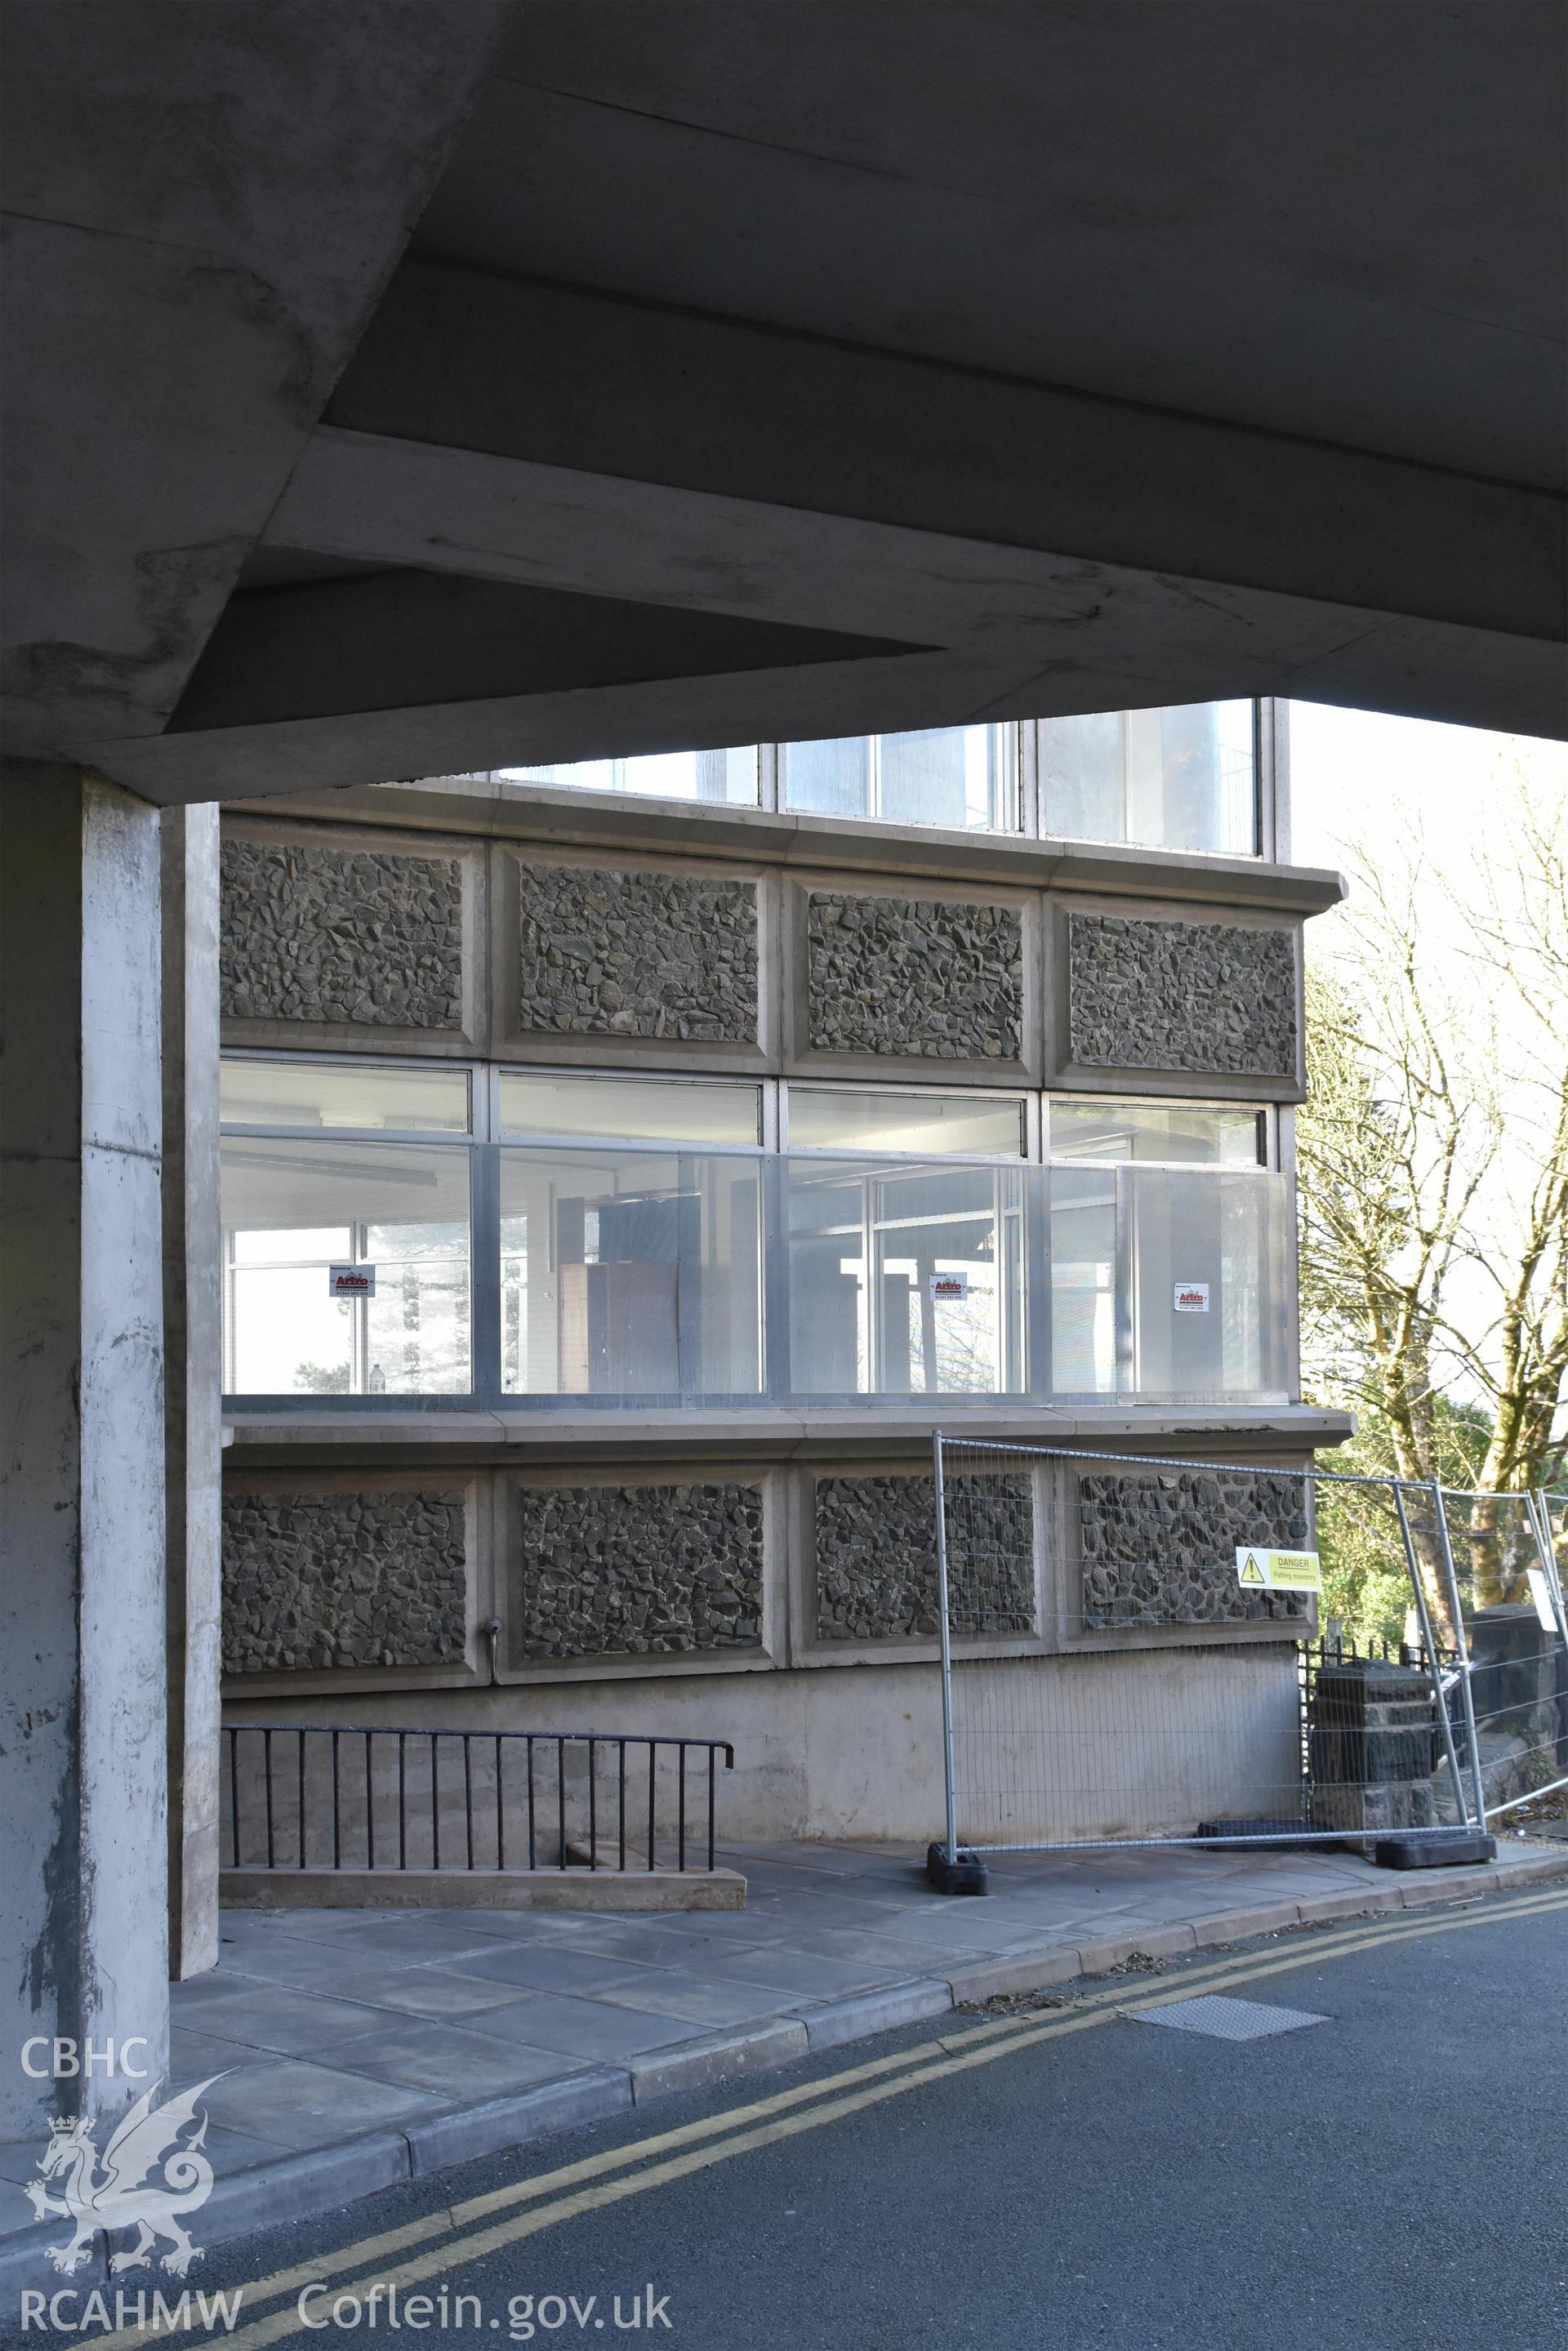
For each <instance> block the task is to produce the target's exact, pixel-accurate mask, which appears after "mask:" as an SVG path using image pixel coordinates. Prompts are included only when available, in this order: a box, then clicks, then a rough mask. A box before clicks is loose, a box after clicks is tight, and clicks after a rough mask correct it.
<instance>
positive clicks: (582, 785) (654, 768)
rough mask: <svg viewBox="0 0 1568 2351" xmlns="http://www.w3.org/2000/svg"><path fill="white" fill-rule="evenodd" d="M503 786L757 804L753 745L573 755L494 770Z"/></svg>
mask: <svg viewBox="0 0 1568 2351" xmlns="http://www.w3.org/2000/svg"><path fill="white" fill-rule="evenodd" d="M494 773H495V776H496V778H497V782H500V783H505V784H513V783H516V784H564V785H566V786H568V787H569V788H570V789H572V790H574V791H580V792H642V793H645V794H646V795H647V796H648V797H649V798H650V799H667V800H720V801H724V802H727V804H728V805H729V806H730V807H732V808H755V807H756V806H757V746H756V744H755V743H747V744H744V745H737V747H735V748H734V749H732V750H727V751H653V752H648V753H643V754H641V755H639V756H637V757H635V758H630V759H578V760H574V761H572V762H571V763H570V765H569V764H565V763H559V762H558V763H557V765H555V766H554V767H546V768H496V769H495V770H494Z"/></svg>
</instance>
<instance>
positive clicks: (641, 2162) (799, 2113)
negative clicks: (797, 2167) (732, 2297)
mask: <svg viewBox="0 0 1568 2351" xmlns="http://www.w3.org/2000/svg"><path fill="white" fill-rule="evenodd" d="M1560 1910H1568V1888H1557V1889H1554V1890H1552V1891H1550V1892H1544V1891H1543V1892H1542V1893H1540V1894H1533V1895H1528V1894H1527V1895H1519V1896H1512V1897H1504V1898H1503V1899H1501V1900H1498V1899H1496V1898H1492V1899H1490V1900H1487V1901H1485V1902H1484V1903H1483V1904H1482V1905H1481V1906H1480V1907H1478V1908H1475V1909H1468V1910H1466V1911H1464V1912H1463V1913H1461V1914H1459V1915H1458V1916H1448V1917H1428V1918H1416V1917H1407V1916H1401V1917H1396V1918H1390V1919H1387V1920H1386V1921H1378V1922H1376V1923H1375V1924H1373V1925H1371V1926H1364V1927H1357V1928H1346V1929H1344V1930H1343V1931H1341V1932H1339V1933H1335V1934H1322V1935H1314V1936H1313V1937H1312V1938H1311V1939H1310V1940H1306V1939H1303V1940H1301V1941H1300V1942H1293V1943H1292V1945H1291V1948H1290V1949H1289V1950H1288V1951H1284V1952H1281V1951H1278V1950H1276V1951H1253V1952H1245V1953H1240V1954H1239V1955H1237V1956H1236V1957H1235V1958H1232V1959H1221V1960H1218V1961H1215V1962H1212V1963H1211V1964H1209V1965H1208V1966H1206V1967H1195V1968H1184V1969H1183V1970H1181V1971H1180V1972H1179V1974H1177V1975H1176V1977H1175V1978H1174V1979H1172V1980H1169V1981H1167V1982H1166V1983H1165V1984H1164V1985H1163V1986H1162V1987H1161V1988H1160V1989H1159V1990H1157V1991H1156V1990H1155V1989H1153V1988H1152V1987H1151V1988H1150V1989H1148V1990H1146V1991H1142V1990H1136V1989H1134V1987H1133V1986H1132V1985H1131V1984H1127V1983H1120V1984H1116V1985H1114V1986H1113V1987H1111V1988H1110V1989H1108V1990H1105V1991H1092V1992H1085V1993H1083V1994H1082V1995H1081V1996H1077V1997H1071V1996H1068V1997H1069V1998H1070V2000H1071V2004H1070V2006H1068V2007H1067V2008H1066V2009H1065V2010H1064V2011H1058V2012H1057V2013H1055V2014H1053V2015H1051V2016H1049V2017H1047V2018H1045V2019H1042V2018H1041V2016H1040V2011H1038V2010H1034V2011H1024V2012H1023V2013H1022V2014H1020V2015H1015V2016H1004V2017H997V2018H991V2019H988V2021H986V2022H983V2023H978V2024H971V2025H962V2026H957V2027H956V2028H955V2029H954V2030H953V2031H952V2032H946V2033H941V2034H938V2035H937V2036H936V2038H935V2039H933V2040H930V2041H923V2042H921V2043H919V2045H918V2046H917V2047H915V2048H914V2049H904V2050H901V2051H899V2053H897V2054H896V2055H895V2056H891V2057H877V2058H873V2059H872V2060H871V2061H870V2062H869V2063H867V2064H861V2065H850V2066H846V2067H844V2068H842V2069H841V2071H839V2072H838V2073H835V2074H828V2075H826V2076H824V2077H822V2078H820V2079H818V2080H816V2081H812V2082H802V2083H800V2084H798V2085H796V2086H795V2087H794V2088H792V2089H788V2090H779V2091H776V2092H775V2093H774V2094H773V2095H772V2096H770V2097H766V2098H758V2099H757V2100H756V2101H755V2102H754V2103H753V2104H751V2105H745V2106H737V2107H730V2108H728V2109H727V2111H726V2112H725V2113H723V2114H719V2115H710V2116H706V2118H705V2119H704V2120H702V2121H700V2122H692V2123H683V2124H682V2125H681V2126H679V2127H678V2128H677V2129H674V2130H668V2131H661V2132H658V2133H655V2134H653V2135H651V2136H650V2137H646V2138H640V2139H633V2140H631V2141H629V2142H628V2143H627V2144H625V2145H623V2146H621V2147H608V2148H606V2149H604V2150H603V2151H602V2152H601V2154H598V2155H591V2156H585V2157H583V2158H582V2159H581V2160H580V2162H577V2163H567V2164H562V2165H560V2166H559V2168H557V2169H555V2170H553V2171H545V2172H540V2173H538V2175H537V2176H536V2177H535V2178H533V2179H523V2180H518V2181H517V2182H516V2183H514V2184H513V2185H512V2186H511V2187H508V2188H497V2189H493V2190H492V2191H491V2193H490V2194H489V2195H487V2196H475V2197H470V2198H468V2199H466V2200H465V2201H464V2202H462V2203H457V2204H453V2205H450V2206H446V2207H444V2208H443V2209H441V2210H438V2211H434V2212H427V2213H425V2214H423V2216H422V2217H421V2218H420V2219H419V2220H410V2221H406V2222H405V2223H404V2224H403V2225H402V2227H401V2228H398V2229H389V2230H388V2231H386V2232H385V2233H384V2234H383V2235H382V2236H376V2237H364V2238H361V2239H360V2240H359V2241H357V2242H355V2243H353V2244H350V2245H343V2246H340V2247H339V2248H337V2249H336V2250H335V2251H331V2252H324V2253H320V2254H318V2255H316V2256H314V2257H313V2258H312V2259H311V2260H309V2261H308V2262H303V2263H301V2264H300V2265H299V2266H298V2267H296V2268H293V2269H287V2270H277V2271H275V2272H274V2273H272V2275H271V2276H270V2277H264V2278H256V2279H254V2280H253V2281H251V2282H250V2283H247V2284H246V2286H245V2287H244V2289H243V2295H244V2299H243V2302H242V2304H241V2307H242V2309H249V2308H252V2307H254V2306H255V2305H256V2304H258V2303H268V2302H278V2301H282V2302H283V2304H284V2307H282V2308H281V2309H278V2310H275V2311H274V2312H272V2314H270V2315H269V2316H267V2317H264V2318H256V2319H254V2320H252V2321H251V2322H250V2323H249V2324H248V2325H242V2326H239V2327H237V2328H236V2329H235V2332H234V2333H233V2334H232V2335H225V2336H223V2337H222V2338H221V2339H222V2340H223V2341H224V2343H225V2345H227V2346H232V2351H262V2346H264V2345H267V2344H270V2343H277V2342H280V2341H282V2340H283V2339H284V2338H285V2337H286V2336H287V2335H294V2334H298V2333H299V2332H300V2331H301V2330H300V2324H299V2318H298V2306H297V2299H296V2298H297V2297H298V2294H299V2292H300V2290H301V2289H302V2288H303V2287H305V2286H308V2285H313V2284H319V2283H325V2282H326V2281H328V2280H329V2279H334V2278H343V2273H345V2272H346V2271H350V2270H353V2271H356V2272H358V2273H359V2274H357V2275H355V2276H353V2277H348V2278H344V2282H343V2284H342V2286H341V2289H340V2291H341V2292H343V2293H344V2294H363V2293H364V2292H365V2290H366V2289H368V2288H369V2287H370V2286H371V2285H382V2286H392V2285H395V2286H396V2287H397V2288H398V2289H399V2291H400V2292H402V2293H406V2292H407V2291H409V2290H410V2289H412V2288H413V2287H416V2286H418V2285H421V2284H423V2283H424V2282H425V2281H426V2280H428V2279H430V2278H434V2277H438V2276H440V2275H441V2274H442V2273H443V2272H444V2271H449V2270H452V2269H455V2268H456V2267H457V2266H458V2265H459V2264H461V2263H467V2262H476V2261H483V2260H484V2259H486V2256H487V2255H489V2254H491V2253H494V2252H499V2251H500V2250H501V2249H502V2248H503V2247H504V2246H507V2245H514V2244H517V2243H519V2242H520V2241H522V2240H523V2239H524V2238H527V2237H533V2236H537V2235H538V2233H539V2232H540V2231H542V2230H545V2229H552V2228H555V2227H557V2226H559V2223H560V2222H562V2221H564V2220H576V2219H578V2218H579V2217H580V2215H581V2214H582V2213H584V2212H593V2211H600V2210H603V2209H604V2207H606V2206H607V2205H611V2204H618V2203H621V2202H622V2201H624V2199H626V2198H628V2197H632V2196H640V2195H642V2194H643V2192H644V2191H645V2190H646V2189H651V2188H663V2187H664V2186H666V2185H667V2184H668V2183H669V2182H670V2181H672V2180H675V2179H685V2178H687V2177H688V2176H689V2175H690V2174H691V2173H693V2172H695V2171H702V2170H706V2168H708V2167H709V2166H711V2165H713V2164H716V2163H727V2162H728V2161H729V2160H730V2159H731V2158H733V2157H736V2156H739V2155H749V2154H751V2153H752V2152H753V2151H754V2150H755V2149H757V2148H758V2147H770V2146H773V2145H775V2144H777V2143H778V2142H779V2140H782V2139H787V2138H794V2137H798V2136H799V2135H800V2133H801V2132H804V2131H809V2130H817V2129H820V2128H821V2126H823V2125H824V2124H828V2123H834V2122H840V2121H841V2120H842V2119H843V2118H844V2117H845V2116H849V2115H853V2114H859V2113H861V2112H862V2111H863V2110H864V2109H865V2108H866V2107H868V2106H873V2105H880V2104H881V2103H882V2101H883V2099H886V2098H896V2097H901V2096H902V2095H904V2092H905V2091H908V2090H920V2089H925V2088H926V2087H927V2086H928V2085H931V2084H933V2083H936V2082H943V2081H946V2080H948V2079H950V2078H951V2077H952V2076H953V2075H955V2074H964V2073H968V2072H971V2071H972V2070H973V2069H974V2068H975V2067H976V2066H978V2065H988V2064H992V2063H994V2062H995V2060H996V2059H998V2058H999V2057H1009V2056H1012V2055H1013V2054H1014V2053H1016V2052H1017V2051H1019V2050H1020V2049H1032V2048H1034V2047H1036V2046H1037V2045H1038V2044H1039V2043H1040V2042H1043V2041H1054V2040H1059V2039H1061V2037H1062V2036H1063V2035H1064V2034H1067V2033H1072V2032H1091V2031H1092V2030H1093V2029H1094V2027H1095V2026H1097V2025H1101V2024H1108V2023H1110V2022H1113V2020H1114V2019H1115V2018H1116V2017H1118V2016H1136V2015H1139V2014H1140V2013H1142V2012H1144V2011H1146V2010H1149V2009H1153V2008H1162V2007H1165V2006H1166V2005H1167V2004H1168V2003H1170V2002H1171V2001H1183V2000H1190V1999H1192V1998H1193V1996H1194V1995H1195V1994H1196V1993H1197V1992H1203V1991H1218V1990H1219V1989H1221V1988H1225V1989H1229V1988H1230V1987H1232V1986H1234V1985H1236V1984H1240V1983H1256V1982H1259V1981H1260V1980H1263V1979H1265V1978H1267V1977H1270V1976H1277V1975H1288V1974H1291V1972H1293V1971H1294V1970H1298V1969H1301V1968H1307V1967H1314V1966H1316V1965H1317V1964H1318V1963H1319V1962H1320V1961H1321V1960H1325V1959H1349V1958H1353V1957H1354V1956H1355V1955H1356V1954H1357V1953H1358V1952H1362V1951H1367V1950H1375V1949H1383V1948H1385V1946H1387V1945H1388V1944H1391V1943H1408V1942H1416V1941H1418V1940H1420V1939H1422V1938H1425V1937H1427V1936H1430V1935H1452V1934H1458V1933H1460V1932H1462V1931H1463V1930H1464V1929H1465V1928H1469V1927H1482V1926H1491V1925H1494V1924H1497V1923H1498V1922H1500V1921H1501V1920H1503V1919H1509V1918H1531V1917H1542V1916H1543V1915H1545V1914H1547V1913H1550V1912H1552V1911H1560ZM618 2175H619V2176H618ZM521 2205H528V2206H531V2207H532V2208H533V2209H532V2210H528V2211H519V2210H517V2207H518V2206H521ZM500 2215H505V2216H506V2217H504V2218H500V2217H497V2216H500ZM476 2223H480V2224H487V2225H479V2226H476V2225H475V2224H476ZM437 2238H440V2239H444V2242H442V2243H433V2242H432V2241H433V2240H434V2239H437ZM421 2246H424V2247H428V2248H429V2250H427V2251H424V2252H419V2251H417V2250H416V2248H419V2247H421ZM388 2262H392V2264H393V2266H392V2267H390V2268H389V2267H388V2266H387V2263H388ZM366 2264H370V2265H371V2266H369V2267H367V2266H366ZM179 2331H186V2332H194V2331H195V2329H194V2328H193V2327H191V2326H189V2325H188V2326H187V2328H186V2329H185V2330H178V2329H169V2328H165V2327H154V2326H152V2325H148V2326H145V2327H127V2328H124V2329H122V2330H121V2331H120V2333H118V2334H113V2335H99V2336H98V2337H96V2338H95V2340H96V2341H97V2343H98V2344H99V2346H101V2351H133V2346H139V2345H144V2344H145V2343H146V2342H147V2341H148V2340H149V2339H150V2338H152V2337H153V2336H154V2335H165V2334H169V2333H172V2332H179Z"/></svg>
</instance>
